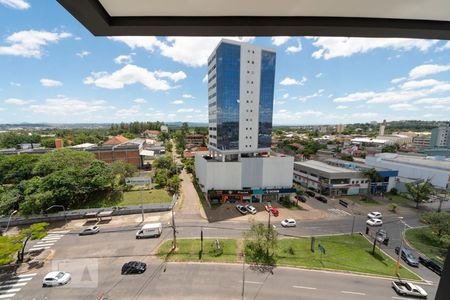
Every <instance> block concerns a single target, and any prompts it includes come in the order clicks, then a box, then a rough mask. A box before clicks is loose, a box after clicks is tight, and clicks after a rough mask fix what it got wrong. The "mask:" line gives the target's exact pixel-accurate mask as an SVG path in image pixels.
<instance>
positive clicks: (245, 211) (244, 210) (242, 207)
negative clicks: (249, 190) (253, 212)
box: [236, 204, 247, 215]
mask: <svg viewBox="0 0 450 300" xmlns="http://www.w3.org/2000/svg"><path fill="white" fill-rule="evenodd" d="M236 209H237V210H238V211H239V212H240V213H241V214H243V215H246V214H247V210H246V209H245V206H243V205H240V204H238V205H236Z"/></svg>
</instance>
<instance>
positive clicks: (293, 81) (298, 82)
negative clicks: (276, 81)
mask: <svg viewBox="0 0 450 300" xmlns="http://www.w3.org/2000/svg"><path fill="white" fill-rule="evenodd" d="M306 81H307V78H306V77H305V76H303V77H302V79H301V80H297V79H294V78H290V77H286V78H284V79H283V80H281V81H280V84H281V85H304V84H305V82H306Z"/></svg>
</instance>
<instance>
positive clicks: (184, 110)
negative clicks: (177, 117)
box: [177, 108, 195, 113]
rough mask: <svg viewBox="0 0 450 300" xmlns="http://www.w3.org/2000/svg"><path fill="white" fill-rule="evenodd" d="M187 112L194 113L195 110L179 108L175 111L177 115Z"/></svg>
mask: <svg viewBox="0 0 450 300" xmlns="http://www.w3.org/2000/svg"><path fill="white" fill-rule="evenodd" d="M189 112H195V109H193V108H180V109H178V110H177V113H189Z"/></svg>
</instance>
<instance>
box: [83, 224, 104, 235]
mask: <svg viewBox="0 0 450 300" xmlns="http://www.w3.org/2000/svg"><path fill="white" fill-rule="evenodd" d="M99 231H100V227H98V226H97V225H94V226H89V227H87V228H84V229H83V230H82V231H81V232H80V235H90V234H96V233H98V232H99Z"/></svg>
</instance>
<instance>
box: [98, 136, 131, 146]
mask: <svg viewBox="0 0 450 300" xmlns="http://www.w3.org/2000/svg"><path fill="white" fill-rule="evenodd" d="M126 141H128V139H127V138H126V137H124V136H123V135H116V136H113V137H110V138H109V139H108V140H107V141H106V142H104V143H103V145H118V144H122V143H125V142H126Z"/></svg>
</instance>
